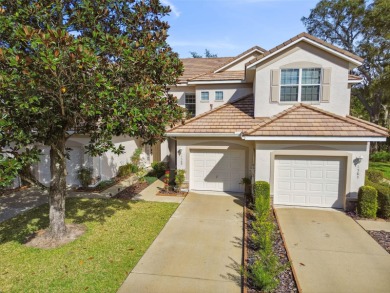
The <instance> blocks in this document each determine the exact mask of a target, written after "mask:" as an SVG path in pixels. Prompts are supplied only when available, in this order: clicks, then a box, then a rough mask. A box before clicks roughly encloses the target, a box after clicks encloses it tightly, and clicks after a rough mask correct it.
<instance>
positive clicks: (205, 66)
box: [179, 57, 234, 82]
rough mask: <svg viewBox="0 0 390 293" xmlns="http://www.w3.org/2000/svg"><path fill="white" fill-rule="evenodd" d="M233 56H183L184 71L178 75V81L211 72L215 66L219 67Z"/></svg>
mask: <svg viewBox="0 0 390 293" xmlns="http://www.w3.org/2000/svg"><path fill="white" fill-rule="evenodd" d="M233 59H234V58H233V57H220V58H183V59H181V61H182V62H183V66H184V72H183V75H182V76H181V77H180V79H179V81H180V82H185V81H187V80H189V79H192V78H194V77H196V76H198V75H203V74H205V73H209V72H213V71H214V70H215V69H216V68H219V67H220V66H221V65H222V64H225V63H226V62H230V61H231V60H233Z"/></svg>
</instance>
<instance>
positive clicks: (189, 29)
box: [161, 0, 318, 58]
mask: <svg viewBox="0 0 390 293" xmlns="http://www.w3.org/2000/svg"><path fill="white" fill-rule="evenodd" d="M161 2H162V3H163V4H165V5H170V6H171V9H172V12H171V14H170V16H168V17H167V18H166V19H167V21H168V22H169V24H170V26H171V28H170V30H169V38H168V42H169V44H170V45H171V46H172V48H173V49H174V51H176V52H178V53H179V55H180V57H181V58H185V57H191V55H190V53H189V52H190V51H196V52H198V53H204V50H205V48H207V49H209V50H210V51H211V52H212V53H216V54H218V57H228V56H236V55H238V54H240V53H242V52H243V51H245V50H247V49H249V48H250V47H252V46H254V45H258V46H261V47H263V48H265V49H271V48H272V47H274V46H276V45H279V44H280V43H282V42H284V41H285V40H288V39H289V38H291V37H293V36H295V35H297V34H299V33H301V32H303V31H305V27H304V26H303V24H302V22H301V20H300V19H301V17H302V16H308V15H309V13H310V9H312V8H314V6H315V5H316V3H317V2H318V0H161Z"/></svg>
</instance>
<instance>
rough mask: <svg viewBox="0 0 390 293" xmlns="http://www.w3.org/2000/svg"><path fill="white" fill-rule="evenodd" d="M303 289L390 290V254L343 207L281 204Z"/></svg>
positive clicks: (283, 223)
mask: <svg viewBox="0 0 390 293" xmlns="http://www.w3.org/2000/svg"><path fill="white" fill-rule="evenodd" d="M275 211H276V215H277V218H278V220H279V224H280V228H281V232H282V234H283V236H284V239H285V242H286V246H287V250H288V252H289V256H290V258H291V262H292V266H293V270H294V272H295V275H296V277H297V279H298V280H297V281H298V285H299V287H300V288H301V291H302V292H304V293H305V292H338V293H342V292H354V293H358V292H376V293H379V292H390V255H389V254H388V253H387V252H386V251H385V250H384V249H383V248H382V247H381V246H380V245H379V244H378V243H376V241H375V240H374V239H372V238H371V236H369V235H368V233H367V232H366V231H365V230H364V229H363V228H362V227H360V226H359V224H357V223H356V222H355V221H354V220H353V219H351V218H350V217H348V216H347V215H345V214H344V213H343V212H341V211H335V210H330V209H307V208H287V207H277V208H276V209H275Z"/></svg>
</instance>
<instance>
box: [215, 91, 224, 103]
mask: <svg viewBox="0 0 390 293" xmlns="http://www.w3.org/2000/svg"><path fill="white" fill-rule="evenodd" d="M215 100H216V101H223V91H216V92H215Z"/></svg>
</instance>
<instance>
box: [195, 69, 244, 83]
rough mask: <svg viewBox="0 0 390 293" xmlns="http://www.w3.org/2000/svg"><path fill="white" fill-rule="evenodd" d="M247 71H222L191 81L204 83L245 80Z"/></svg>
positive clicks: (200, 76)
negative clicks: (207, 81) (208, 81)
mask: <svg viewBox="0 0 390 293" xmlns="http://www.w3.org/2000/svg"><path fill="white" fill-rule="evenodd" d="M244 79H245V71H243V70H242V71H222V72H219V73H206V74H203V75H199V76H197V77H195V78H193V79H191V81H202V80H244Z"/></svg>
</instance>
